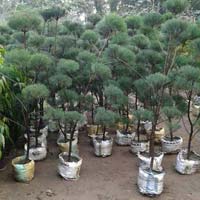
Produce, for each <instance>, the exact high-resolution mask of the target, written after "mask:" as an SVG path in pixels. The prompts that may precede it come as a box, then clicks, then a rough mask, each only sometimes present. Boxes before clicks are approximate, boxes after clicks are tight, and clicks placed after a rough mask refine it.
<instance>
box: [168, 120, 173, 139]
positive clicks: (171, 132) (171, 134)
mask: <svg viewBox="0 0 200 200" xmlns="http://www.w3.org/2000/svg"><path fill="white" fill-rule="evenodd" d="M169 126H170V127H169V134H170V140H171V141H173V139H174V136H173V130H172V119H171V117H170V118H169Z"/></svg>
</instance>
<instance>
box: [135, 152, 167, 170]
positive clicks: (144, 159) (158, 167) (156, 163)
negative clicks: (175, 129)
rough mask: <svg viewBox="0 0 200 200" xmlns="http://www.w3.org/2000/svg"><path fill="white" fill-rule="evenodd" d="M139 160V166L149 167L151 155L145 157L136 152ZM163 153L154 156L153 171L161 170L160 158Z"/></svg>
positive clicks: (161, 158)
mask: <svg viewBox="0 0 200 200" xmlns="http://www.w3.org/2000/svg"><path fill="white" fill-rule="evenodd" d="M137 156H138V158H139V161H140V167H143V168H144V167H148V168H149V167H150V164H151V157H146V156H144V155H142V154H141V153H140V152H138V154H137ZM163 156H164V153H160V155H158V156H155V157H154V160H153V170H155V171H162V170H163V168H162V160H163Z"/></svg>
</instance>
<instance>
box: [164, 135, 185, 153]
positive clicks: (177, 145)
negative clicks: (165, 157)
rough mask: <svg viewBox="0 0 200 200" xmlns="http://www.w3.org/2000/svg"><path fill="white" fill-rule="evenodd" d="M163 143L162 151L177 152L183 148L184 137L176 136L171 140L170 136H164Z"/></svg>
mask: <svg viewBox="0 0 200 200" xmlns="http://www.w3.org/2000/svg"><path fill="white" fill-rule="evenodd" d="M161 144H162V152H164V153H177V152H179V151H180V150H181V148H182V144H183V138H182V137H180V136H175V137H173V140H172V141H171V139H170V137H163V138H162V139H161Z"/></svg>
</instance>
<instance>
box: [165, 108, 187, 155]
mask: <svg viewBox="0 0 200 200" xmlns="http://www.w3.org/2000/svg"><path fill="white" fill-rule="evenodd" d="M162 113H163V114H164V116H165V117H166V120H167V122H166V125H167V128H168V132H169V135H166V136H165V137H163V138H162V139H161V144H162V151H163V152H164V153H177V152H178V151H179V150H180V149H181V148H182V143H183V138H182V137H181V136H175V135H174V132H175V131H176V130H177V129H178V128H180V124H179V123H180V118H181V112H180V111H179V110H178V109H177V108H176V106H165V107H163V108H162Z"/></svg>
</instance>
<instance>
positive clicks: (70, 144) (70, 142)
mask: <svg viewBox="0 0 200 200" xmlns="http://www.w3.org/2000/svg"><path fill="white" fill-rule="evenodd" d="M76 124H77V123H75V124H74V126H73V128H72V131H71V134H70V141H69V152H68V162H70V161H71V154H72V141H73V138H74V132H75V129H76Z"/></svg>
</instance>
